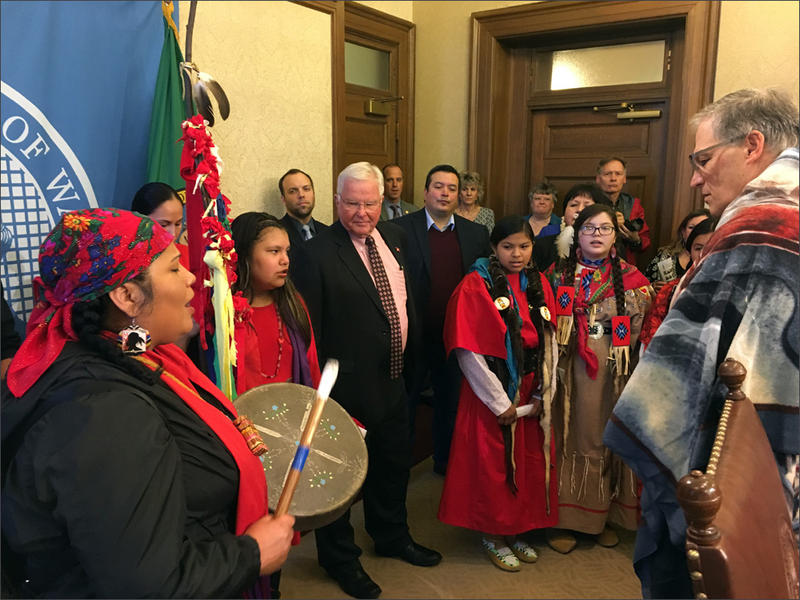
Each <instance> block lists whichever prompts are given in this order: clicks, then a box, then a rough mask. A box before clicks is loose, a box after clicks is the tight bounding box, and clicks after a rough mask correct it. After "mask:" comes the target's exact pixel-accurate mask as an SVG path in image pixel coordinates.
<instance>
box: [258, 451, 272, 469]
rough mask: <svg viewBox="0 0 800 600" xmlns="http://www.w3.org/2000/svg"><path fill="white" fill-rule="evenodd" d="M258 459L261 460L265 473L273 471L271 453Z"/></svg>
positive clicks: (266, 453)
mask: <svg viewBox="0 0 800 600" xmlns="http://www.w3.org/2000/svg"><path fill="white" fill-rule="evenodd" d="M258 458H259V459H260V460H261V464H262V465H263V467H264V470H265V471H271V470H272V458H271V457H270V455H269V451H267V452H265V453H264V454H262V455H261V456H259V457H258Z"/></svg>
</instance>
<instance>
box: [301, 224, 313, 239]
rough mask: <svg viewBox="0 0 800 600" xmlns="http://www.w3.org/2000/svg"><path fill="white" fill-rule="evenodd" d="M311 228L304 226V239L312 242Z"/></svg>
mask: <svg viewBox="0 0 800 600" xmlns="http://www.w3.org/2000/svg"><path fill="white" fill-rule="evenodd" d="M311 237H312V236H311V227H309V226H308V225H303V239H304V240H310V239H311Z"/></svg>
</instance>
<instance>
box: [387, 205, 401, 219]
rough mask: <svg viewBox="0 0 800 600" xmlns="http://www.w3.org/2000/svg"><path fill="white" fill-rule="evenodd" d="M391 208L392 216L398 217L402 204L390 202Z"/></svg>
mask: <svg viewBox="0 0 800 600" xmlns="http://www.w3.org/2000/svg"><path fill="white" fill-rule="evenodd" d="M389 208H391V209H392V218H393V219H396V218H397V217H399V216H400V205H399V204H390V205H389Z"/></svg>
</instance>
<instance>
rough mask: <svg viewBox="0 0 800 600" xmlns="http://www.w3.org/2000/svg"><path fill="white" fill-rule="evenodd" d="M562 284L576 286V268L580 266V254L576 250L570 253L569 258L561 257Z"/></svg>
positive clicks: (560, 279) (560, 278)
mask: <svg viewBox="0 0 800 600" xmlns="http://www.w3.org/2000/svg"><path fill="white" fill-rule="evenodd" d="M558 266H559V269H560V273H561V275H560V277H559V281H560V282H561V285H568V286H574V285H575V269H576V268H577V267H578V256H577V255H576V254H575V251H574V250H573V251H572V252H570V253H569V256H568V257H567V258H564V259H561V260H560V262H559V265H558Z"/></svg>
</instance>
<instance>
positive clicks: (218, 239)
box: [181, 0, 236, 400]
mask: <svg viewBox="0 0 800 600" xmlns="http://www.w3.org/2000/svg"><path fill="white" fill-rule="evenodd" d="M196 6H197V2H196V0H193V1H192V2H191V6H190V10H189V19H188V22H187V25H186V53H185V56H186V61H185V62H184V63H182V64H181V67H182V68H183V70H182V73H183V81H184V101H185V105H186V109H187V120H186V121H184V122H183V125H182V127H183V140H184V146H183V154H182V156H181V176H183V178H184V179H185V180H186V229H187V236H188V245H189V265H190V268H191V270H192V272H193V273H194V274H195V275H196V276H197V279H196V281H195V284H194V291H195V296H194V298H193V299H192V305H193V307H194V309H195V318H196V319H197V322H198V324H199V325H200V343H201V346H202V348H203V349H204V350H206V349H208V343H207V340H206V333H213V335H214V344H213V346H214V350H215V360H214V371H215V374H216V383H217V385H218V386H219V387H220V389H222V391H223V392H224V393H225V395H227V396H228V398H230V399H231V400H233V399H234V398H235V393H236V391H235V386H234V385H233V374H232V367H233V366H234V365H235V364H236V347H235V342H234V338H233V322H234V298H233V296H232V295H231V291H230V288H231V285H232V284H233V283H234V282H235V281H236V252H235V250H234V249H233V248H234V245H233V239H232V238H231V232H230V222H229V221H228V214H229V212H230V201H229V200H228V199H227V198H226V197H225V196H224V195H223V194H222V193H221V192H220V182H219V178H220V174H221V172H222V161H221V159H220V157H219V152H218V151H217V148H216V146H215V145H214V143H213V142H212V141H211V135H210V133H209V132H208V130H207V129H206V127H207V126H210V125H211V124H213V122H214V113H213V109H212V105H211V102H210V96H209V93H208V90H209V89H210V90H211V94H213V95H214V97H215V98H216V99H217V102H218V103H219V112H220V116H221V117H222V118H223V119H225V118H227V117H228V115H229V114H230V105H229V103H228V98H227V96H225V92H224V91H223V90H222V87H221V86H220V85H219V84H218V83H217V82H216V81H214V79H213V78H212V77H211V76H210V75H208V74H206V73H202V72H201V71H200V70H199V69H198V68H197V66H196V65H195V64H194V63H193V62H191V56H192V32H193V29H194V20H195V12H196ZM193 101H194V104H196V105H197V110H198V113H199V114H195V115H193ZM192 115H193V116H192Z"/></svg>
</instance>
